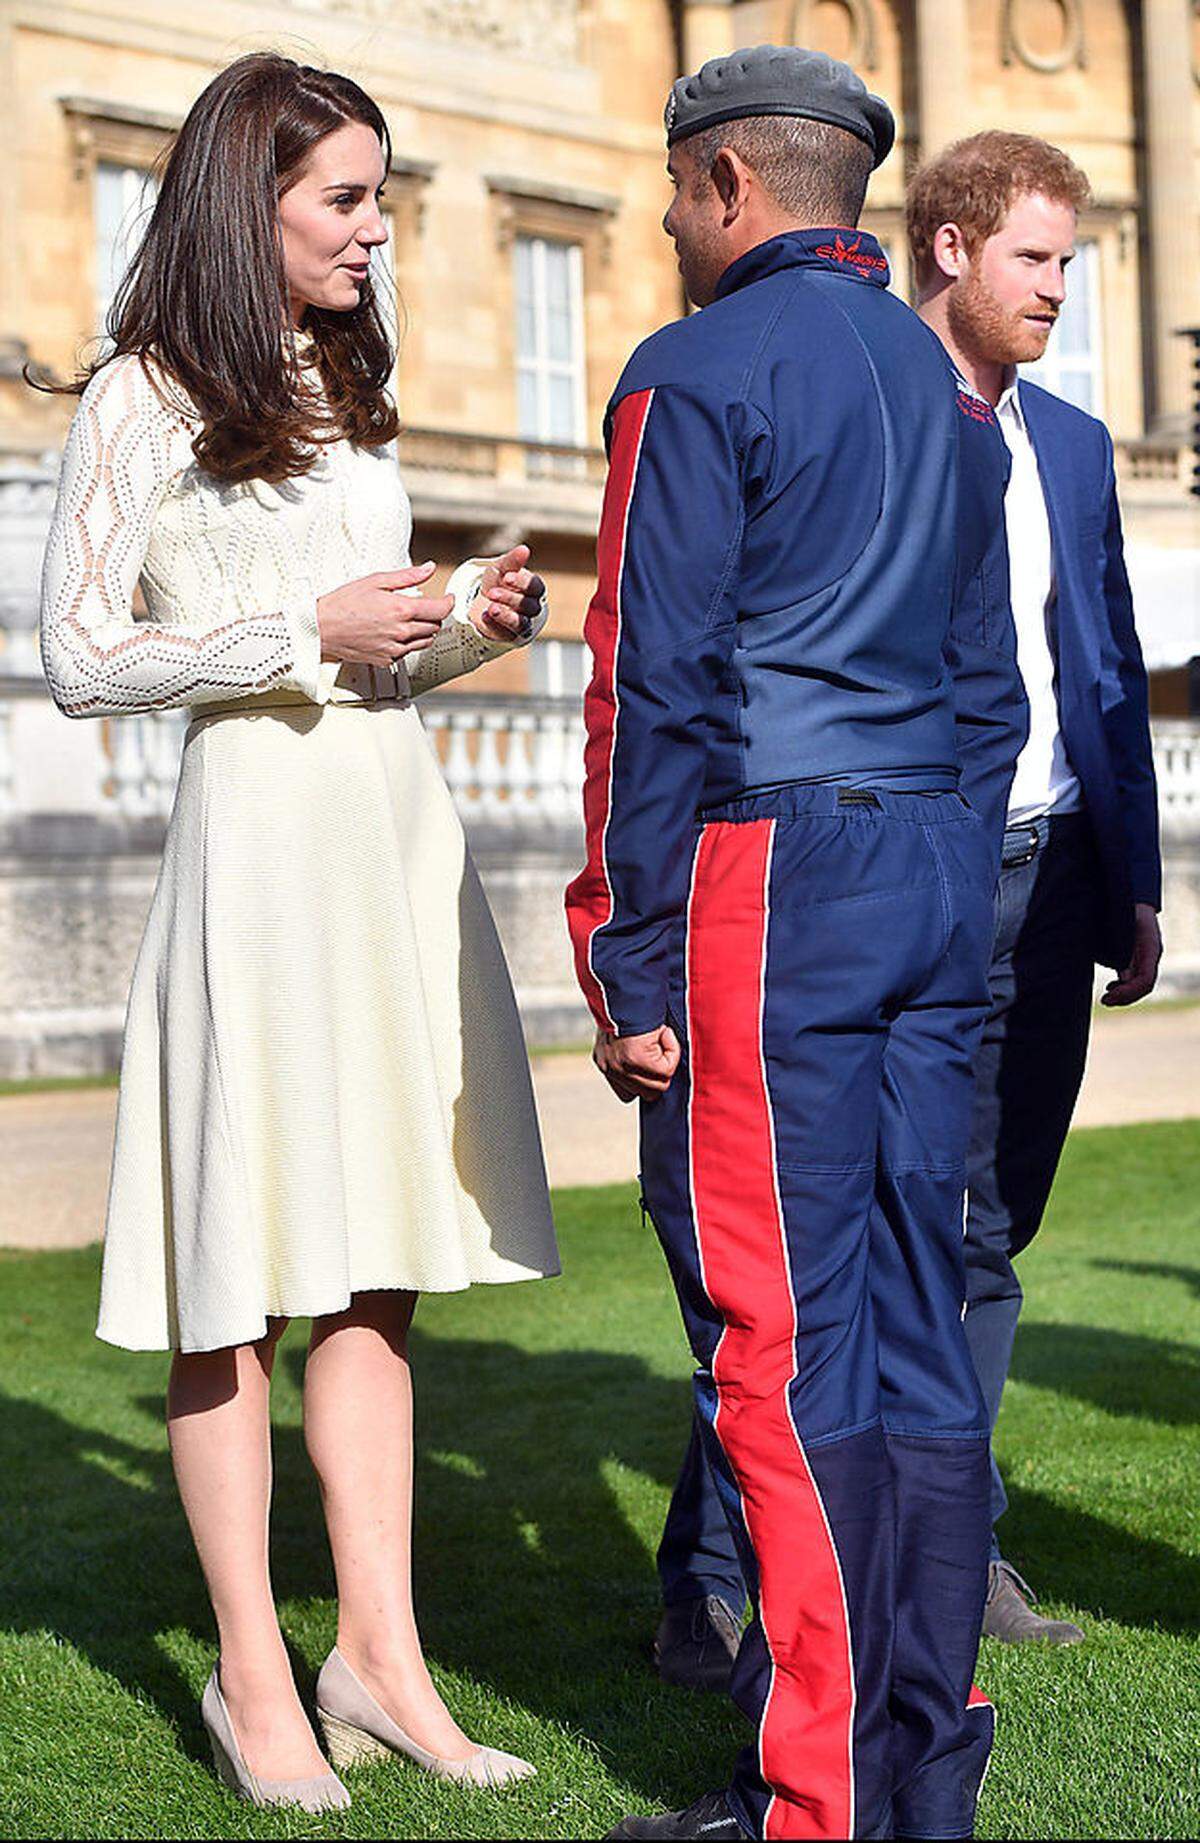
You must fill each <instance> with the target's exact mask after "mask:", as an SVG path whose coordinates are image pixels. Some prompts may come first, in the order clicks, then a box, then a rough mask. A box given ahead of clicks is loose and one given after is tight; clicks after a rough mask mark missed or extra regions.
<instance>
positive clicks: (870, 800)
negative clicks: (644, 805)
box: [700, 781, 971, 825]
mask: <svg viewBox="0 0 1200 1843" xmlns="http://www.w3.org/2000/svg"><path fill="white" fill-rule="evenodd" d="M970 812H971V807H970V805H969V803H968V801H967V799H966V797H965V796H964V795H963V794H961V793H960V792H959V791H958V789H957V787H955V785H954V784H953V781H951V782H950V784H949V785H948V786H946V787H929V788H920V789H915V788H914V789H911V790H909V791H907V792H903V793H902V792H899V791H898V790H897V789H896V788H894V787H871V786H861V787H859V786H854V787H846V786H839V785H838V784H837V783H835V782H831V781H794V782H792V784H791V785H790V786H788V787H772V788H764V789H763V790H761V791H760V792H758V793H753V794H743V795H742V796H741V797H740V798H739V799H737V800H727V801H725V802H724V803H723V804H722V805H720V806H712V807H706V808H705V810H704V812H702V813H701V815H700V821H701V824H708V823H710V822H721V823H726V822H729V823H732V824H734V825H745V824H747V823H749V822H750V821H752V820H755V819H800V818H803V817H806V816H809V815H812V814H824V815H826V816H828V817H830V818H832V817H833V816H834V815H836V816H838V817H839V818H850V817H852V816H853V815H855V814H859V815H862V814H866V815H868V816H870V815H872V814H874V815H879V814H884V815H886V816H887V817H888V818H889V819H903V820H906V821H908V822H909V823H910V824H913V825H946V824H949V823H951V822H952V821H954V820H959V819H964V818H966V816H967V815H968V814H969V813H970Z"/></svg>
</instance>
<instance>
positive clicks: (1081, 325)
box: [1050, 244, 1095, 358]
mask: <svg viewBox="0 0 1200 1843" xmlns="http://www.w3.org/2000/svg"><path fill="white" fill-rule="evenodd" d="M1094 248H1095V245H1094V244H1087V245H1085V246H1084V247H1083V248H1082V249H1081V250H1080V252H1079V254H1078V256H1077V257H1076V259H1075V261H1074V262H1073V263H1072V264H1071V265H1070V267H1069V268H1068V270H1067V276H1066V282H1067V298H1066V300H1065V301H1064V302H1063V304H1062V309H1061V311H1060V313H1059V316H1058V324H1057V326H1056V327H1055V329H1054V331H1053V333H1051V335H1050V337H1051V339H1054V340H1057V342H1058V352H1059V357H1060V358H1074V357H1077V356H1083V357H1086V356H1087V354H1088V349H1089V346H1090V345H1091V336H1090V335H1091V312H1092V301H1091V282H1092V275H1091V262H1090V260H1089V258H1090V257H1091V254H1092V252H1093V250H1094Z"/></svg>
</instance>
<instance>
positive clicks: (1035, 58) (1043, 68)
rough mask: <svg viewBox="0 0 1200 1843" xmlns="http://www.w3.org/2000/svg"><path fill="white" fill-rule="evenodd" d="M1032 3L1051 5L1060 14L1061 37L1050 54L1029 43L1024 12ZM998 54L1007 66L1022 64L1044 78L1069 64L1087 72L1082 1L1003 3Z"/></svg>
mask: <svg viewBox="0 0 1200 1843" xmlns="http://www.w3.org/2000/svg"><path fill="white" fill-rule="evenodd" d="M1035 3H1036V4H1038V5H1040V6H1053V7H1055V9H1056V10H1057V11H1058V13H1059V14H1060V15H1061V19H1062V37H1061V40H1060V42H1059V44H1058V45H1057V46H1055V48H1054V49H1053V50H1052V51H1037V50H1035V49H1034V46H1033V44H1032V43H1031V41H1030V37H1029V28H1030V21H1029V19H1028V17H1027V13H1028V8H1029V7H1030V5H1032V4H1035ZM1000 55H1001V57H1002V59H1003V61H1004V62H1005V63H1006V64H1012V63H1014V62H1016V63H1021V64H1024V65H1025V66H1026V67H1027V69H1029V70H1036V71H1038V72H1040V73H1041V74H1042V75H1043V76H1052V75H1053V74H1054V73H1055V72H1057V71H1060V70H1067V69H1069V67H1070V66H1071V65H1072V64H1074V65H1076V66H1077V67H1078V68H1079V69H1080V70H1084V69H1086V68H1087V44H1086V41H1085V38H1084V30H1083V0H1004V13H1003V18H1002V23H1001V49H1000Z"/></svg>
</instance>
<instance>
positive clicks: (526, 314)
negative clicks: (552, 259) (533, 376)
mask: <svg viewBox="0 0 1200 1843" xmlns="http://www.w3.org/2000/svg"><path fill="white" fill-rule="evenodd" d="M516 264H517V356H518V358H521V359H528V360H530V361H536V359H537V313H536V309H535V305H534V287H533V239H532V238H531V237H518V238H517V248H516Z"/></svg>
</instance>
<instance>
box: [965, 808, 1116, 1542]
mask: <svg viewBox="0 0 1200 1843" xmlns="http://www.w3.org/2000/svg"><path fill="white" fill-rule="evenodd" d="M1004 855H1005V860H1006V861H1005V863H1004V866H1003V868H1002V869H1001V872H1000V882H999V886H998V889H997V893H996V944H995V949H994V951H993V954H992V964H991V968H990V970H989V973H988V988H989V1007H988V1015H987V1019H986V1021H985V1023H984V1027H983V1038H982V1040H981V1043H980V1047H979V1058H978V1063H977V1067H976V1076H975V1108H974V1114H973V1117H972V1122H971V1139H970V1146H969V1149H968V1153H967V1230H966V1232H967V1242H966V1258H967V1316H966V1320H965V1328H966V1333H967V1342H968V1344H969V1345H970V1346H971V1355H972V1357H973V1358H974V1360H975V1373H976V1374H977V1376H978V1377H979V1386H980V1388H981V1389H982V1390H983V1398H984V1401H985V1402H986V1403H987V1410H988V1420H989V1423H990V1425H991V1427H992V1428H993V1429H994V1428H995V1425H996V1416H997V1415H998V1414H999V1412H1000V1400H1001V1397H1002V1395H1003V1393H1004V1384H1005V1382H1006V1381H1007V1379H1008V1371H1009V1365H1010V1363H1011V1361H1012V1351H1013V1338H1014V1336H1015V1334H1016V1329H1017V1319H1018V1318H1019V1316H1020V1312H1021V1301H1022V1298H1023V1294H1022V1292H1021V1282H1020V1281H1019V1280H1018V1279H1017V1275H1016V1269H1015V1268H1014V1266H1013V1262H1014V1260H1015V1259H1016V1257H1017V1255H1019V1254H1020V1253H1021V1251H1022V1250H1023V1249H1025V1248H1027V1247H1028V1246H1029V1244H1030V1242H1031V1241H1032V1240H1033V1238H1034V1236H1035V1235H1036V1234H1037V1232H1038V1229H1039V1228H1040V1227H1041V1222H1042V1217H1043V1215H1044V1214H1045V1209H1046V1203H1047V1201H1048V1199H1049V1196H1050V1188H1051V1185H1052V1184H1053V1182H1054V1174H1055V1172H1056V1171H1057V1169H1058V1161H1059V1158H1060V1157H1061V1155H1062V1149H1063V1144H1064V1142H1065V1140H1066V1137H1067V1131H1068V1129H1069V1127H1070V1124H1071V1115H1072V1113H1073V1112H1074V1111H1075V1102H1076V1100H1077V1099H1078V1097H1079V1085H1080V1083H1081V1082H1082V1080H1083V1066H1084V1061H1085V1059H1086V1056H1087V1042H1088V1028H1089V1025H1090V1022H1091V1014H1092V987H1093V978H1094V969H1095V943H1096V931H1097V914H1098V908H1099V902H1100V868H1099V863H1098V860H1097V857H1096V851H1095V846H1094V844H1093V842H1092V833H1091V827H1090V825H1089V823H1088V820H1087V817H1086V815H1084V814H1083V813H1071V814H1067V815H1064V817H1062V818H1060V819H1053V818H1052V819H1048V820H1047V819H1041V820H1038V821H1036V822H1035V823H1034V824H1033V825H1030V826H1024V827H1015V828H1013V829H1011V830H1010V831H1009V832H1008V833H1006V835H1005V850H1004ZM1022 859H1024V860H1025V861H1024V862H1022V861H1021V860H1022ZM1007 1504H1008V1499H1007V1498H1006V1496H1005V1494H1004V1486H1003V1484H1002V1483H1001V1480H1000V1473H999V1471H998V1469H997V1466H996V1462H995V1459H994V1458H993V1460H992V1524H993V1535H992V1554H993V1557H996V1558H998V1557H999V1554H1000V1549H999V1545H998V1543H997V1541H996V1536H995V1529H994V1526H995V1523H996V1521H997V1520H998V1518H999V1517H1000V1516H1001V1515H1002V1514H1003V1512H1004V1510H1005V1509H1006V1507H1007Z"/></svg>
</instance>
